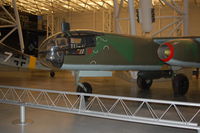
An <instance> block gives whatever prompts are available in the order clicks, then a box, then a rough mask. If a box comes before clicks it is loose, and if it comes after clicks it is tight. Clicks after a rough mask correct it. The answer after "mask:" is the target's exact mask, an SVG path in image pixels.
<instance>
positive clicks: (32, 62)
mask: <svg viewBox="0 0 200 133" xmlns="http://www.w3.org/2000/svg"><path fill="white" fill-rule="evenodd" d="M36 60H37V59H36V57H33V56H30V61H29V64H28V68H30V69H33V68H35V66H36Z"/></svg>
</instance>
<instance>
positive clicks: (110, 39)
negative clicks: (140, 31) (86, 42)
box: [89, 34, 134, 62]
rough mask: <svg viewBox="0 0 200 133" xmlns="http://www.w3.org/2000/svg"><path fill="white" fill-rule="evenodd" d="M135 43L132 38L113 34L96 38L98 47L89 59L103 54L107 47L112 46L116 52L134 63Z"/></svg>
mask: <svg viewBox="0 0 200 133" xmlns="http://www.w3.org/2000/svg"><path fill="white" fill-rule="evenodd" d="M133 43H134V41H133V39H131V38H127V37H124V36H116V35H112V34H105V35H103V36H97V37H96V47H95V48H94V50H93V53H92V54H91V55H90V56H89V58H92V57H94V56H95V55H97V54H98V53H101V52H102V51H103V49H104V48H105V47H107V46H108V47H109V46H112V47H113V48H115V50H116V51H118V52H119V53H120V55H122V57H123V58H124V59H125V60H127V61H128V62H132V61H133V58H134V47H133V46H134V45H133Z"/></svg>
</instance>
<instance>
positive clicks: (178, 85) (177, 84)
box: [172, 74, 189, 96]
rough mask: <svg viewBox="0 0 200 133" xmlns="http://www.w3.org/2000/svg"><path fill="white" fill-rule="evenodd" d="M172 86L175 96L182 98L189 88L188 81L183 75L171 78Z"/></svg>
mask: <svg viewBox="0 0 200 133" xmlns="http://www.w3.org/2000/svg"><path fill="white" fill-rule="evenodd" d="M172 86H173V89H174V95H175V96H183V95H185V94H186V93H187V91H188V88H189V80H188V78H187V77H186V76H185V75H183V74H177V75H176V76H174V77H173V78H172Z"/></svg>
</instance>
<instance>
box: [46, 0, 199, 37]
mask: <svg viewBox="0 0 200 133" xmlns="http://www.w3.org/2000/svg"><path fill="white" fill-rule="evenodd" d="M154 8H155V14H156V16H173V15H175V16H176V15H177V14H176V12H175V11H174V10H172V9H171V8H170V7H168V6H156V7H154ZM111 12H113V11H112V10H110V11H105V10H99V11H93V12H78V13H71V12H69V13H66V14H54V23H55V25H54V26H55V27H57V28H55V32H57V31H60V30H61V28H59V27H60V25H61V24H60V23H61V22H62V21H67V22H69V23H70V25H71V29H90V30H95V31H103V32H114V31H115V30H114V18H113V15H112V13H111ZM120 17H121V18H127V17H128V9H127V8H123V10H122V12H121V14H120ZM44 18H45V17H44ZM58 19H59V23H58V21H56V20H58ZM44 20H45V19H44ZM175 20H176V19H174V18H165V19H156V21H155V23H153V30H152V32H151V34H152V33H154V32H156V31H158V30H159V29H161V28H162V27H164V26H165V25H167V24H169V23H171V22H173V21H175ZM50 21H51V20H50ZM120 24H121V29H122V33H123V34H129V33H130V30H129V28H130V27H129V21H127V20H121V21H120ZM175 26H176V25H173V26H171V27H170V28H168V29H166V30H165V31H164V32H162V33H160V34H158V35H157V36H169V32H170V31H171V30H172V29H174V28H175ZM136 31H137V35H142V30H141V25H140V24H139V23H138V22H136ZM182 33H183V26H180V28H179V29H177V30H176V31H175V32H174V34H173V35H170V36H181V35H182ZM151 34H150V36H151ZM189 35H191V36H193V35H199V36H200V6H198V5H195V4H194V3H193V2H192V3H190V4H189Z"/></svg>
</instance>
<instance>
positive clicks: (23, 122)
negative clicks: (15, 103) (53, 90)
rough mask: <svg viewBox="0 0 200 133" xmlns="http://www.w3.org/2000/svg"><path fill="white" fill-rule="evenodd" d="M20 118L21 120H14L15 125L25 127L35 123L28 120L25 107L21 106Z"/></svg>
mask: <svg viewBox="0 0 200 133" xmlns="http://www.w3.org/2000/svg"><path fill="white" fill-rule="evenodd" d="M19 117H20V118H19V119H17V120H14V121H13V122H12V123H13V124H15V125H23V126H25V125H28V124H32V123H33V121H32V120H26V112H25V106H24V105H20V110H19Z"/></svg>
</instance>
